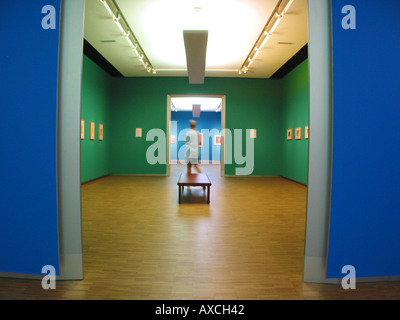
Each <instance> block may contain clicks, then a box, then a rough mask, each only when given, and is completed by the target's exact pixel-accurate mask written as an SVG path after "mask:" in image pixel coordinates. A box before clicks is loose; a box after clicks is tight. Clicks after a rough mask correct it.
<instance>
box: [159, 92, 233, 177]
mask: <svg viewBox="0 0 400 320" xmlns="http://www.w3.org/2000/svg"><path fill="white" fill-rule="evenodd" d="M225 115H226V97H225V95H214V94H170V95H168V96H167V159H168V161H167V176H170V175H171V165H178V164H181V163H183V160H185V146H184V140H185V135H186V132H187V129H188V127H189V121H190V120H195V121H196V122H197V130H198V131H199V132H200V134H201V144H200V152H199V153H200V154H199V156H200V157H199V160H200V165H212V166H213V167H214V168H216V167H218V169H219V171H220V175H221V176H222V177H223V176H225V165H224V150H225V149H224V139H223V134H222V133H223V132H224V129H225V126H226V124H225ZM214 170H215V169H214Z"/></svg>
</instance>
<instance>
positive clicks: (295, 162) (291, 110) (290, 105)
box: [281, 60, 309, 184]
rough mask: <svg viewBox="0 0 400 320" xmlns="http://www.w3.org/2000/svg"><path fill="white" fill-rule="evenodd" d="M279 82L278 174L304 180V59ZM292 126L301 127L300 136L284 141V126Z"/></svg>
mask: <svg viewBox="0 0 400 320" xmlns="http://www.w3.org/2000/svg"><path fill="white" fill-rule="evenodd" d="M283 85H284V95H283V102H282V106H283V108H282V125H283V127H282V131H281V141H282V170H281V175H282V176H284V177H286V178H289V179H292V180H295V181H298V182H300V183H303V184H307V175H308V140H306V139H305V137H304V131H305V126H307V125H308V124H309V122H308V121H309V82H308V60H306V61H304V62H303V63H301V64H300V65H299V66H298V67H297V68H296V69H294V70H293V71H292V72H291V73H289V74H288V75H286V76H285V77H284V78H283ZM296 127H302V139H301V140H296V139H293V140H289V141H288V140H287V139H286V130H287V129H290V128H292V129H293V134H294V131H295V128H296Z"/></svg>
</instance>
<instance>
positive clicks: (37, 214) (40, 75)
mask: <svg viewBox="0 0 400 320" xmlns="http://www.w3.org/2000/svg"><path fill="white" fill-rule="evenodd" d="M45 5H53V6H54V7H55V9H56V12H57V28H56V30H52V29H50V30H44V29H43V28H42V19H43V18H44V17H45V15H44V14H42V8H43V7H44V6H45ZM59 12H60V1H59V0H58V1H57V0H46V1H42V0H35V1H2V4H1V12H0V18H1V25H2V27H1V28H0V37H1V39H2V41H3V42H4V43H5V44H6V45H3V46H2V49H1V50H0V70H1V73H2V77H1V84H0V90H1V93H0V104H1V107H2V115H1V117H0V131H1V135H0V150H2V153H1V156H0V177H1V178H0V271H1V272H10V273H27V274H40V273H41V270H42V267H43V266H45V265H53V266H54V267H55V268H56V269H58V230H57V182H56V178H57V177H56V174H57V167H56V165H57V162H56V156H57V149H56V143H57V135H56V130H57V126H56V124H57V122H56V121H57V71H58V45H59V37H58V36H59V28H58V22H59V21H58V20H59V19H58V17H59Z"/></svg>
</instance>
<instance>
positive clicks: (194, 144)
mask: <svg viewBox="0 0 400 320" xmlns="http://www.w3.org/2000/svg"><path fill="white" fill-rule="evenodd" d="M196 125H197V123H196V121H194V120H191V121H190V130H189V131H188V133H187V134H186V142H185V145H186V163H187V173H188V174H192V166H194V168H195V169H196V171H197V172H198V173H202V171H201V169H200V167H199V144H200V133H199V132H198V131H196Z"/></svg>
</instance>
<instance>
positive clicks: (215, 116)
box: [171, 111, 221, 161]
mask: <svg viewBox="0 0 400 320" xmlns="http://www.w3.org/2000/svg"><path fill="white" fill-rule="evenodd" d="M190 120H195V121H196V122H197V126H196V130H197V131H199V132H201V130H209V132H210V137H209V141H208V150H209V152H208V154H207V153H206V152H203V150H202V149H200V153H203V154H200V160H216V161H220V160H221V146H215V145H214V135H213V132H212V131H211V130H215V131H218V133H219V134H221V112H201V114H200V117H199V118H193V113H192V112H185V111H181V112H172V113H171V121H176V122H177V132H172V130H171V135H175V136H176V143H175V144H171V160H177V159H178V152H179V150H180V148H182V147H183V145H184V141H183V139H184V136H185V131H184V130H186V129H189V126H190V125H189V121H190ZM180 132H182V135H183V139H181V140H180V141H179V140H178V137H179V133H180ZM211 135H212V136H211ZM204 148H207V141H204ZM185 150H186V149H185ZM213 153H214V157H213ZM179 160H185V157H180V158H179Z"/></svg>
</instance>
